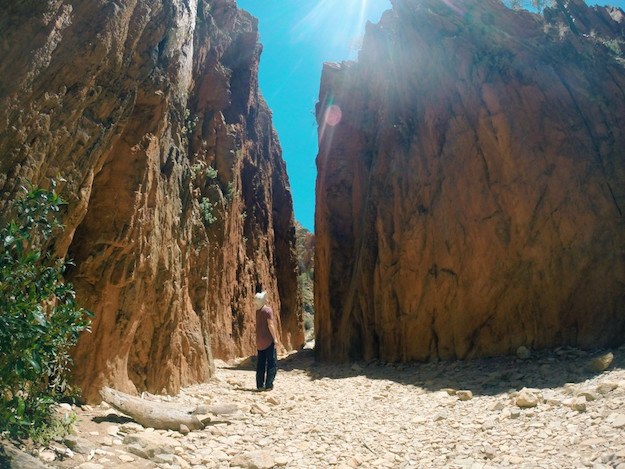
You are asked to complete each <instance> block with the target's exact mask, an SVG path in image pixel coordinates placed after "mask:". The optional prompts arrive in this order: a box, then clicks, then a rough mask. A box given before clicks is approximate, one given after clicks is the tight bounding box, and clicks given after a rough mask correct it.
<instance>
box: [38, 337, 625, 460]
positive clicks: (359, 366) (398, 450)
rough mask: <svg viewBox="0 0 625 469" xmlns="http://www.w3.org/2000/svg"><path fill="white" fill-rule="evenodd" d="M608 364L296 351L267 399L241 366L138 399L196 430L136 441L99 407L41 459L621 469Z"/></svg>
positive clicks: (624, 416) (619, 417)
mask: <svg viewBox="0 0 625 469" xmlns="http://www.w3.org/2000/svg"><path fill="white" fill-rule="evenodd" d="M606 352H608V351H605V350H604V351H594V352H584V351H580V350H577V349H568V348H565V349H557V350H555V351H547V352H540V353H538V352H534V353H531V355H530V356H529V357H524V359H520V358H518V357H506V358H494V359H480V360H471V361H462V362H439V363H429V364H414V365H391V364H384V363H379V362H370V363H351V364H345V365H326V364H319V363H316V362H315V361H314V360H313V354H312V351H311V350H303V351H301V352H298V353H294V354H291V355H288V356H286V357H282V358H281V360H280V363H279V371H278V376H277V378H276V382H275V388H274V389H273V390H272V391H269V392H255V390H254V389H253V388H254V383H255V375H254V370H253V363H252V360H251V359H248V360H244V361H237V362H231V363H229V364H226V363H223V362H219V361H218V367H217V375H216V377H215V378H214V379H213V380H211V381H210V382H209V383H206V384H202V385H197V386H193V387H189V388H186V389H184V390H183V391H182V392H181V393H180V394H179V395H178V396H176V397H169V398H166V397H157V396H148V398H151V399H160V400H165V401H169V402H178V403H180V405H181V406H191V407H193V406H196V405H208V406H211V408H212V409H213V410H215V409H222V411H219V410H217V411H216V412H217V413H218V414H220V412H221V414H220V415H214V416H213V421H212V422H211V423H210V425H208V426H207V427H206V428H205V429H204V430H200V431H193V432H191V433H189V434H187V435H184V436H183V435H181V434H180V433H178V432H172V431H160V430H153V429H144V428H142V427H141V426H140V425H138V424H136V423H135V422H133V421H132V420H131V419H129V418H128V417H125V416H123V415H122V414H120V413H117V412H115V411H114V410H113V409H111V408H110V407H108V406H107V405H106V404H103V405H101V406H95V407H89V406H83V407H82V408H74V409H73V410H74V411H75V412H76V413H77V415H78V422H77V434H76V435H75V436H74V437H72V438H70V440H67V441H66V442H65V443H60V442H59V443H56V444H53V445H51V448H50V449H47V450H45V451H42V452H41V454H40V455H39V457H40V458H41V459H43V460H46V462H47V464H49V465H51V466H53V467H61V468H69V467H72V468H74V467H78V468H80V469H103V468H107V469H113V468H126V467H136V468H146V469H147V468H189V467H192V468H198V469H199V468H227V467H246V468H270V467H286V468H307V469H309V468H335V467H336V468H357V467H364V468H366V467H371V468H435V467H446V468H447V467H448V468H472V469H475V468H498V467H519V468H576V467H591V468H618V469H625V347H621V348H620V349H615V350H612V352H613V356H614V359H613V362H612V363H611V365H610V366H609V368H608V369H607V370H605V371H603V372H601V371H590V368H592V365H590V364H591V363H592V362H593V359H595V358H596V357H598V356H600V355H602V354H605V353H606ZM599 366H600V367H601V365H599ZM68 447H69V448H73V449H71V450H70V449H68ZM53 458H55V459H53Z"/></svg>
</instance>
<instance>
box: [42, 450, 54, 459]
mask: <svg viewBox="0 0 625 469" xmlns="http://www.w3.org/2000/svg"><path fill="white" fill-rule="evenodd" d="M39 459H41V460H42V461H44V462H52V461H54V460H55V459H56V453H55V452H54V451H50V450H43V451H41V452H40V453H39Z"/></svg>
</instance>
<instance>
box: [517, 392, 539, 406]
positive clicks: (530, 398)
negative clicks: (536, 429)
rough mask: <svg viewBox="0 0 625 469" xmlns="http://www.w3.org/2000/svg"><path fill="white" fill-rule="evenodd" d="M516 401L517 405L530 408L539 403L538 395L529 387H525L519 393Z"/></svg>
mask: <svg viewBox="0 0 625 469" xmlns="http://www.w3.org/2000/svg"><path fill="white" fill-rule="evenodd" d="M514 403H515V404H516V406H517V407H520V408H522V409H528V408H530V407H536V406H537V405H538V396H537V395H536V394H535V393H534V392H532V391H530V390H529V389H527V388H523V389H521V390H520V391H519V393H518V394H517V396H516V398H515V400H514Z"/></svg>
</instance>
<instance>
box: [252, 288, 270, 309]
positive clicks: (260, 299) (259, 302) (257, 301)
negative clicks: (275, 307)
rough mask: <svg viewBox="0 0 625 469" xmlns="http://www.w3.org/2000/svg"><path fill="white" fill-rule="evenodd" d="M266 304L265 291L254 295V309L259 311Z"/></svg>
mask: <svg viewBox="0 0 625 469" xmlns="http://www.w3.org/2000/svg"><path fill="white" fill-rule="evenodd" d="M266 304H267V292H266V291H262V292H260V293H256V295H254V305H255V306H256V309H260V308H262V307H263V306H265V305H266Z"/></svg>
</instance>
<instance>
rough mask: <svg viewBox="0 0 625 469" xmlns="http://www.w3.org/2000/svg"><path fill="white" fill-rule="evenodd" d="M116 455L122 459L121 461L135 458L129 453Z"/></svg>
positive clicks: (131, 460)
mask: <svg viewBox="0 0 625 469" xmlns="http://www.w3.org/2000/svg"><path fill="white" fill-rule="evenodd" d="M117 457H118V458H119V460H120V461H123V462H133V461H134V460H135V458H133V457H132V456H130V455H129V454H119V455H117Z"/></svg>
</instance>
